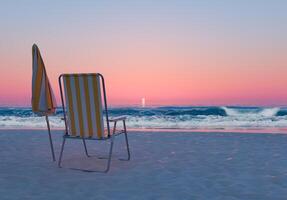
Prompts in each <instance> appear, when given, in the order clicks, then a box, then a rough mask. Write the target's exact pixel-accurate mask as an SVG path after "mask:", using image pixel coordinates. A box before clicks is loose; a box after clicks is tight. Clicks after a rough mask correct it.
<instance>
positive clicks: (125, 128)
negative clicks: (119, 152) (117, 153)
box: [121, 120, 131, 160]
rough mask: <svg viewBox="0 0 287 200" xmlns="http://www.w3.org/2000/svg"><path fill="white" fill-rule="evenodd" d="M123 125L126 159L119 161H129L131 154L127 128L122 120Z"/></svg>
mask: <svg viewBox="0 0 287 200" xmlns="http://www.w3.org/2000/svg"><path fill="white" fill-rule="evenodd" d="M123 125H124V131H125V132H124V134H125V139H126V146H127V153H128V158H127V159H121V160H130V159H131V153H130V147H129V140H128V134H127V127H126V122H125V120H123Z"/></svg>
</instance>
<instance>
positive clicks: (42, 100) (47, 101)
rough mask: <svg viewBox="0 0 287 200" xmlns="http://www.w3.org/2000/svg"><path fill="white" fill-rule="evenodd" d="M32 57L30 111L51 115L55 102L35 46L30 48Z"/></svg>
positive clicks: (54, 108)
mask: <svg viewBox="0 0 287 200" xmlns="http://www.w3.org/2000/svg"><path fill="white" fill-rule="evenodd" d="M32 56H33V61H32V68H33V75H32V111H33V112H35V113H37V114H40V115H49V114H53V113H55V111H56V107H57V105H56V100H55V96H54V93H53V91H52V88H51V85H50V82H49V79H48V76H47V73H46V69H45V65H44V62H43V59H42V57H41V54H40V50H39V48H38V47H37V45H36V44H34V45H33V47H32Z"/></svg>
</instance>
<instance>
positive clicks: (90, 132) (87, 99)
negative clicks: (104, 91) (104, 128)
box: [83, 75, 94, 137]
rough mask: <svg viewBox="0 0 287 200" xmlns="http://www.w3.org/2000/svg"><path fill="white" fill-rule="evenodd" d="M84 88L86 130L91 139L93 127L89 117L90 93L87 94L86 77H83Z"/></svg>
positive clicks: (87, 84)
mask: <svg viewBox="0 0 287 200" xmlns="http://www.w3.org/2000/svg"><path fill="white" fill-rule="evenodd" d="M83 78H84V88H85V98H86V110H87V120H88V129H89V136H90V137H93V132H94V131H93V125H92V116H91V103H90V92H89V83H88V76H87V75H84V76H83Z"/></svg>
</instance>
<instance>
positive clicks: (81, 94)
mask: <svg viewBox="0 0 287 200" xmlns="http://www.w3.org/2000/svg"><path fill="white" fill-rule="evenodd" d="M59 86H60V93H61V100H62V106H63V112H64V121H65V133H64V136H63V143H62V147H61V152H60V157H59V161H58V166H59V167H61V162H62V157H63V151H64V146H65V142H66V139H79V140H82V142H83V145H84V149H85V154H86V156H87V157H89V156H90V155H89V154H88V150H87V145H86V140H95V141H97V140H98V141H100V140H110V148H109V154H108V157H107V165H106V168H105V169H104V170H102V171H96V170H83V169H78V170H83V171H88V172H108V171H109V169H110V164H111V158H112V152H113V144H114V138H115V136H118V135H121V134H124V136H125V143H126V149H127V159H122V160H130V150H129V143H128V136H127V129H126V123H125V122H126V118H125V117H117V118H114V119H110V118H109V116H108V109H107V98H106V90H105V81H104V77H103V76H102V75H101V74H98V73H89V74H62V75H60V76H59ZM118 122H121V123H122V125H123V129H121V130H119V129H117V123H118ZM110 123H113V129H112V130H111V128H110Z"/></svg>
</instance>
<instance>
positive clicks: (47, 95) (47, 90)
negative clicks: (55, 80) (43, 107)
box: [46, 76, 53, 111]
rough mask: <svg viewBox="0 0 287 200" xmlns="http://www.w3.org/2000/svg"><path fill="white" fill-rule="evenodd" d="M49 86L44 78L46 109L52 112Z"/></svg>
mask: <svg viewBox="0 0 287 200" xmlns="http://www.w3.org/2000/svg"><path fill="white" fill-rule="evenodd" d="M50 89H51V88H50V84H49V82H48V77H47V76H46V100H47V109H48V111H51V110H52V108H53V107H52V95H51V90H50Z"/></svg>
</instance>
